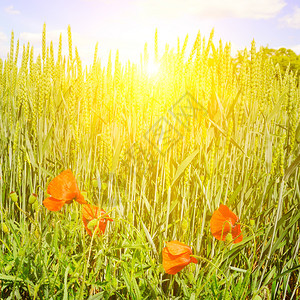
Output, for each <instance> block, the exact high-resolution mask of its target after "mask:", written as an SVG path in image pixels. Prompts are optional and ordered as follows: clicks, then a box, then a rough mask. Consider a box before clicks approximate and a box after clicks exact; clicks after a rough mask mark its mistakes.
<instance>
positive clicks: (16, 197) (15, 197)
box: [9, 192, 18, 202]
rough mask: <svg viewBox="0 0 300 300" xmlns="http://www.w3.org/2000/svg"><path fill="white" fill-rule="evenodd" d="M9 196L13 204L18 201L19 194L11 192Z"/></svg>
mask: <svg viewBox="0 0 300 300" xmlns="http://www.w3.org/2000/svg"><path fill="white" fill-rule="evenodd" d="M9 196H10V198H11V200H12V201H13V202H17V201H18V194H17V193H16V192H10V194H9Z"/></svg>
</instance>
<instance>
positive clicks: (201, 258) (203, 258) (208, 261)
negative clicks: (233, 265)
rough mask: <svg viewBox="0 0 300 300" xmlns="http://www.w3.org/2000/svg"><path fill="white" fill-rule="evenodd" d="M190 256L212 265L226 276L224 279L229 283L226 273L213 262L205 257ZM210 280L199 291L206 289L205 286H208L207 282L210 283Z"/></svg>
mask: <svg viewBox="0 0 300 300" xmlns="http://www.w3.org/2000/svg"><path fill="white" fill-rule="evenodd" d="M190 256H191V257H195V258H198V259H200V260H204V261H206V262H207V263H209V264H211V265H212V266H213V267H214V268H216V269H217V270H218V271H219V272H220V273H221V274H222V275H223V276H224V279H225V280H226V283H227V277H226V275H225V273H224V272H223V271H222V270H221V269H220V268H219V267H218V266H216V265H215V264H214V263H213V262H211V261H210V260H209V259H207V258H205V257H202V256H199V255H190ZM209 279H210V278H209ZM209 279H208V280H207V281H206V282H205V283H204V284H203V285H202V286H201V287H200V289H199V291H201V290H202V289H203V288H204V286H205V285H206V284H207V282H208V281H209Z"/></svg>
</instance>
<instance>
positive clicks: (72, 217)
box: [71, 211, 78, 221]
mask: <svg viewBox="0 0 300 300" xmlns="http://www.w3.org/2000/svg"><path fill="white" fill-rule="evenodd" d="M77 218H78V215H77V212H76V211H73V212H72V214H71V220H72V221H75V220H77Z"/></svg>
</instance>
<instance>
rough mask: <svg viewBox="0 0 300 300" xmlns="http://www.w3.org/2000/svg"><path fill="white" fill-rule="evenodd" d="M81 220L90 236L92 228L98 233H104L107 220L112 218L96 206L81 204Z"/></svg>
mask: <svg viewBox="0 0 300 300" xmlns="http://www.w3.org/2000/svg"><path fill="white" fill-rule="evenodd" d="M82 221H83V224H84V227H85V229H86V231H87V233H88V234H89V235H90V236H92V235H93V233H92V231H91V230H93V228H94V230H97V232H98V234H100V233H101V234H104V232H105V228H106V225H107V222H108V221H113V219H111V218H109V216H108V214H107V213H106V212H105V211H104V210H103V209H100V208H99V207H98V206H95V205H92V204H85V205H83V206H82ZM95 226H96V227H95Z"/></svg>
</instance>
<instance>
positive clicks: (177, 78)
mask: <svg viewBox="0 0 300 300" xmlns="http://www.w3.org/2000/svg"><path fill="white" fill-rule="evenodd" d="M158 33H159V32H158ZM68 37H69V39H68V40H69V43H68V45H62V42H61V41H62V39H60V43H59V47H58V49H54V47H53V44H52V42H51V41H48V40H47V38H46V27H45V26H44V30H43V34H41V41H42V53H35V52H34V49H33V47H31V45H30V44H29V43H28V45H24V46H23V45H19V41H16V40H15V39H14V36H13V34H12V37H11V48H10V52H9V53H8V55H7V58H6V59H5V60H0V177H1V179H0V191H1V193H0V222H1V225H2V226H1V227H0V247H1V251H0V298H1V299H64V300H65V299H90V300H92V299H93V300H96V299H212V300H213V299H255V300H260V299H299V298H300V255H299V247H300V228H299V227H300V210H299V208H300V187H299V184H300V180H299V179H300V174H299V168H298V165H299V164H300V145H299V143H300V123H299V116H300V88H299V74H295V73H293V72H292V71H290V69H289V68H288V67H287V68H286V69H285V70H282V69H281V67H280V65H278V64H276V65H275V64H274V63H273V60H272V59H271V58H270V57H268V56H267V55H266V54H265V53H264V51H262V49H257V48H256V46H255V42H254V41H253V43H252V45H251V46H250V47H249V49H245V50H244V51H243V52H241V54H242V56H241V57H240V60H241V61H240V62H239V63H237V62H236V60H234V59H233V58H232V56H231V54H230V53H231V49H230V47H231V46H230V44H228V43H226V44H225V45H223V44H222V41H220V42H219V43H215V42H214V40H213V31H212V33H211V35H210V36H209V37H203V36H201V35H200V33H199V34H198V36H197V37H196V38H195V37H193V38H192V40H190V41H189V40H188V37H187V38H186V39H185V40H184V41H179V40H178V47H177V48H176V49H169V47H168V45H166V46H165V50H164V52H162V53H159V52H158V49H159V48H161V47H158V42H157V41H158V38H157V32H156V34H155V37H154V43H153V44H154V47H149V46H148V45H147V44H145V49H144V52H143V53H142V54H141V60H140V63H139V64H135V63H133V62H130V61H128V62H127V63H125V64H124V63H122V62H121V61H120V59H119V53H118V52H117V53H114V54H112V55H110V56H109V60H108V61H101V60H100V59H99V57H98V53H97V52H98V45H96V49H95V57H94V62H93V63H92V64H91V65H88V66H84V65H82V62H81V58H80V56H79V54H78V51H77V48H76V47H75V46H74V45H72V36H71V29H70V27H69V28H68ZM163 46H164V45H163ZM22 47H23V48H22ZM63 47H66V48H67V49H69V51H68V53H69V54H68V55H67V56H64V55H62V48H63ZM19 48H20V49H19ZM152 48H153V49H152ZM187 49H190V51H187ZM100 50H101V49H99V51H100ZM19 52H20V53H22V55H21V57H18V53H19ZM152 56H153V57H154V60H153V61H151V59H150V58H149V57H152ZM67 169H71V170H72V172H73V174H74V176H75V178H76V181H77V184H78V187H79V189H80V190H81V191H85V193H83V195H84V196H85V200H86V201H87V202H89V203H91V204H94V205H96V206H98V207H99V208H101V209H103V210H105V211H106V212H107V213H108V215H109V216H110V217H111V218H112V219H113V221H112V222H108V225H107V228H106V230H105V232H104V234H101V235H97V234H94V235H92V237H91V236H90V235H88V234H87V231H86V229H85V227H84V224H83V222H82V205H81V204H80V203H78V202H76V201H73V203H71V204H66V205H64V206H63V207H62V209H61V210H59V211H57V212H54V211H49V210H48V209H47V208H46V207H45V206H44V205H43V200H44V199H46V198H47V197H48V195H47V188H48V186H49V183H50V182H51V180H53V178H55V177H56V176H57V175H59V174H60V173H61V172H62V171H64V170H67ZM11 192H15V193H14V194H13V195H14V196H11V194H10V193H11ZM32 193H35V194H36V195H37V200H36V202H34V203H33V204H31V203H29V198H30V196H31V195H32ZM16 196H17V198H16ZM13 200H15V202H14V201H13ZM33 201H34V199H33V198H32V197H31V198H30V202H33ZM220 204H225V205H227V206H228V207H229V209H230V210H231V211H233V212H234V214H235V215H236V216H238V218H239V222H240V223H239V224H240V227H241V231H242V234H243V239H242V241H240V242H238V243H234V241H231V240H230V238H227V239H226V240H225V241H220V240H217V239H215V238H214V237H213V235H212V233H211V230H210V219H211V217H212V215H213V213H214V211H216V210H217V209H218V208H219V206H220ZM173 240H177V241H180V242H182V243H185V244H186V245H188V246H189V247H191V248H192V252H193V254H194V255H195V256H197V257H198V263H197V264H194V263H191V264H188V265H187V266H186V267H185V268H183V269H182V270H181V271H180V272H178V273H177V274H175V275H170V274H167V273H166V272H165V270H164V268H163V265H162V250H163V248H164V247H165V245H166V242H169V241H173Z"/></svg>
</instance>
